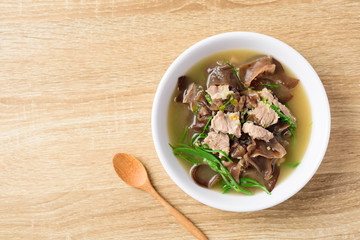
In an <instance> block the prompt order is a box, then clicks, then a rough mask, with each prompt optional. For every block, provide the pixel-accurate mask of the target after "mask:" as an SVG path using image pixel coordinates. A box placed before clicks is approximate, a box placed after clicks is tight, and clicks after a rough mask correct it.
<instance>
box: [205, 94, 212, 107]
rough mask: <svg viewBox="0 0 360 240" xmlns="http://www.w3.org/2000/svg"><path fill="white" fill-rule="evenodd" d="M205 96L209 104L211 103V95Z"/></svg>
mask: <svg viewBox="0 0 360 240" xmlns="http://www.w3.org/2000/svg"><path fill="white" fill-rule="evenodd" d="M205 98H206V101H207V102H208V103H209V104H210V105H211V104H212V100H211V96H210V94H208V93H207V94H205Z"/></svg>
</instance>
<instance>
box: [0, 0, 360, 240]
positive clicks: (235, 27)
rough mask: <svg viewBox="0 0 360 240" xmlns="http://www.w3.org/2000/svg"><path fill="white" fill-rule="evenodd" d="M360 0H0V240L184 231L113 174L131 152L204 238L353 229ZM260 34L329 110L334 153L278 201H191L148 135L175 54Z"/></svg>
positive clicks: (357, 206)
mask: <svg viewBox="0 0 360 240" xmlns="http://www.w3.org/2000/svg"><path fill="white" fill-rule="evenodd" d="M359 13H360V2H359V1H355V0H354V1H344V0H323V1H311V0H299V1H291V2H290V1H280V0H279V1H271V0H254V1H245V0H212V1H205V0H201V1H195V0H187V1H156V0H151V1H143V0H139V1H115V0H112V1H83V0H82V1H71V0H67V1H57V0H54V1H45V0H44V1H40V0H39V1H9V0H8V1H1V2H0V39H1V41H0V81H1V86H0V89H1V91H0V132H1V133H2V134H1V135H0V239H191V238H192V236H191V235H190V234H189V233H188V232H187V231H184V229H183V228H182V227H181V226H180V225H179V224H178V223H177V222H176V220H174V219H173V218H172V217H171V216H170V215H169V214H168V213H167V211H164V209H163V207H162V206H161V205H160V204H159V203H158V202H157V201H156V200H154V199H153V197H152V196H150V195H149V194H147V193H145V192H144V191H141V190H138V189H134V188H131V187H129V186H127V185H126V184H125V183H123V182H121V181H120V180H119V179H118V178H117V176H116V174H115V172H114V170H113V168H112V164H111V159H112V156H113V155H114V154H115V153H117V152H128V153H131V154H133V155H134V156H136V157H137V158H139V159H140V160H141V161H142V162H143V163H144V165H145V166H146V168H147V169H148V172H149V174H150V178H151V180H152V183H153V184H154V186H155V188H156V189H157V190H158V191H159V193H160V194H161V195H162V196H164V197H165V198H166V200H168V201H169V202H170V203H171V204H172V205H173V206H174V207H176V208H177V209H178V210H180V211H181V212H182V213H184V214H185V215H186V216H187V217H188V218H189V219H190V220H191V221H192V222H194V223H195V224H196V225H197V226H198V227H199V228H200V229H201V230H202V231H203V232H204V233H205V234H206V235H207V236H208V237H209V238H210V239H359V238H360V232H359V231H360V230H359V229H360V160H359V159H360V148H359V145H360V140H359V139H360V138H359V135H360V121H359V119H360V98H359V97H358V95H359V92H360V80H359V72H360V58H359V56H360V17H359V16H360V15H359ZM228 31H254V32H260V33H264V34H268V35H271V36H273V37H276V38H278V39H280V40H282V41H284V42H286V43H288V44H289V45H290V46H292V47H294V48H295V49H296V50H298V51H299V52H300V53H301V54H302V55H303V56H304V57H305V58H306V59H307V60H308V61H309V62H310V63H311V64H312V65H313V67H314V68H315V70H316V71H317V72H318V74H319V76H320V78H321V80H322V82H323V84H324V86H325V89H326V91H327V94H328V97H329V101H330V106H331V114H332V127H331V138H330V143H329V147H328V151H327V153H326V156H325V158H324V161H323V163H322V164H321V166H320V168H319V170H318V171H317V173H316V174H315V176H314V177H313V179H312V180H311V181H310V182H309V183H308V184H307V185H306V186H305V187H304V188H303V189H302V190H301V191H300V192H299V193H298V194H296V195H295V196H293V197H292V198H291V199H289V200H287V201H286V202H284V203H282V204H280V205H278V206H276V207H273V208H270V209H267V210H263V211H258V212H253V213H230V212H223V211H220V210H216V209H212V208H210V207H207V206H205V205H202V204H200V203H198V202H197V201H195V200H193V199H192V198H190V197H189V196H187V195H186V194H185V193H184V192H182V191H181V190H180V189H179V188H178V187H177V186H176V185H175V184H174V183H173V182H172V181H171V180H170V178H169V177H168V175H167V174H166V173H165V171H164V169H163V168H162V166H161V164H160V161H159V160H158V158H157V156H156V153H155V150H154V147H153V142H152V136H151V131H150V115H151V105H152V101H153V97H154V93H155V91H156V87H157V84H158V83H159V81H160V79H161V77H162V75H163V74H164V72H165V71H166V69H167V68H168V66H169V65H170V64H171V62H172V61H173V60H174V59H175V58H176V57H177V56H178V55H179V54H180V53H181V52H183V51H184V50H185V49H186V48H188V47H189V46H191V45H192V44H194V43H195V42H197V41H199V40H201V39H203V38H205V37H208V36H211V35H214V34H218V33H222V32H228Z"/></svg>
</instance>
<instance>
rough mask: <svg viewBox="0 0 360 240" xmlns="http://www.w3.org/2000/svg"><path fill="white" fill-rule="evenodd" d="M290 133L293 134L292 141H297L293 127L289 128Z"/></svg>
mask: <svg viewBox="0 0 360 240" xmlns="http://www.w3.org/2000/svg"><path fill="white" fill-rule="evenodd" d="M288 129H289V132H290V133H291V139H292V140H293V141H295V132H294V128H293V127H289V128H288Z"/></svg>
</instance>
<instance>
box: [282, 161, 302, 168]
mask: <svg viewBox="0 0 360 240" xmlns="http://www.w3.org/2000/svg"><path fill="white" fill-rule="evenodd" d="M299 165H300V162H296V163H293V162H284V163H282V164H281V166H284V167H289V168H296V167H297V166H299Z"/></svg>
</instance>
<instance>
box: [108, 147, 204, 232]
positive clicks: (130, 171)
mask: <svg viewBox="0 0 360 240" xmlns="http://www.w3.org/2000/svg"><path fill="white" fill-rule="evenodd" d="M113 165H114V168H115V171H116V173H117V175H118V176H119V177H120V178H121V179H122V180H123V181H124V182H125V183H127V184H129V185H130V186H133V187H136V188H140V189H143V190H145V191H147V192H149V193H151V194H152V195H153V196H154V197H155V198H156V199H157V200H159V201H160V202H161V204H162V205H163V206H164V207H165V208H166V209H167V210H168V211H169V212H170V213H171V215H173V216H174V217H175V218H176V219H177V220H178V221H179V222H180V223H181V224H182V225H183V226H184V227H185V228H186V229H187V230H188V231H189V232H190V233H192V234H193V235H194V236H195V237H196V238H197V239H207V237H206V236H205V235H204V234H203V233H202V232H201V231H200V229H198V228H197V227H196V226H195V225H194V224H193V223H192V222H190V220H189V219H187V218H186V217H185V216H184V215H182V214H181V213H180V212H179V211H178V210H176V209H175V208H174V207H173V206H171V205H170V204H169V203H168V202H167V201H166V200H164V199H163V198H162V197H161V196H160V195H159V194H158V193H157V191H156V190H155V189H154V187H153V186H152V184H151V182H150V180H149V177H148V174H147V172H146V169H145V167H144V165H142V163H141V162H140V161H139V160H137V159H136V158H135V157H133V156H132V155H130V154H126V153H118V154H116V155H115V156H114V158H113Z"/></svg>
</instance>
